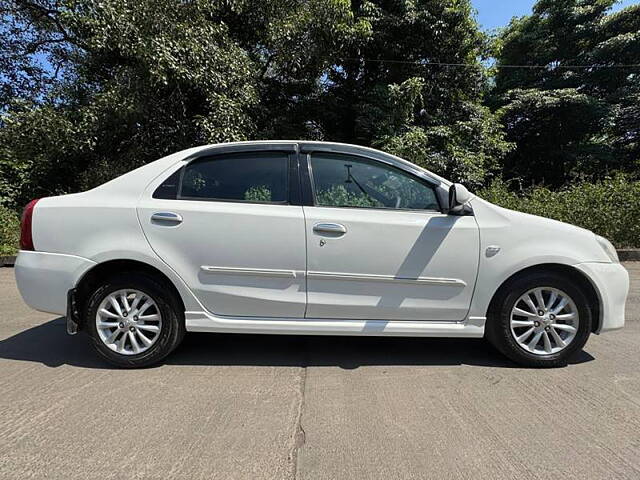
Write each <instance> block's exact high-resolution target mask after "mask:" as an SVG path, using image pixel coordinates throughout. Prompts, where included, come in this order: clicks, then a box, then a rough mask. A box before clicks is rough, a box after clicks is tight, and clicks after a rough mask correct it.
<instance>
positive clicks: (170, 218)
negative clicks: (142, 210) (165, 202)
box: [151, 212, 182, 225]
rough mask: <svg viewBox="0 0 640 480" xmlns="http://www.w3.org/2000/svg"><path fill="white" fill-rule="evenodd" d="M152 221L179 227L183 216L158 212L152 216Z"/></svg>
mask: <svg viewBox="0 0 640 480" xmlns="http://www.w3.org/2000/svg"><path fill="white" fill-rule="evenodd" d="M151 221H152V222H160V223H163V224H171V225H177V224H178V223H182V216H181V215H178V214H177V213H173V212H156V213H154V214H153V215H151Z"/></svg>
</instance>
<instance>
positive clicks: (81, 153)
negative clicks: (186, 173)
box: [0, 0, 640, 244]
mask: <svg viewBox="0 0 640 480" xmlns="http://www.w3.org/2000/svg"><path fill="white" fill-rule="evenodd" d="M614 2H615V0H538V1H537V2H536V4H535V6H534V10H533V13H532V14H531V15H528V16H524V17H520V18H514V19H513V20H512V21H511V22H510V24H509V25H508V26H506V27H505V28H504V29H502V30H500V31H499V32H497V34H495V35H494V37H489V36H488V35H487V34H485V33H483V32H482V31H481V30H480V29H479V27H478V24H477V22H476V20H475V16H474V12H473V9H472V7H471V3H470V0H417V1H415V0H394V1H391V0H273V1H269V2H255V1H252V0H227V1H225V2H211V1H208V0H190V1H186V2H176V1H175V0H0V13H1V14H2V25H1V26H0V205H4V206H7V207H9V208H11V209H15V210H18V209H19V208H20V207H21V206H22V205H24V204H25V203H26V202H27V201H28V200H30V199H31V198H34V197H41V196H47V195H55V194H60V193H64V192H71V191H77V190H81V189H86V188H89V187H91V186H94V185H96V184H99V183H102V182H104V181H105V180H107V179H109V178H112V177H114V176H117V175H119V174H121V173H123V172H124V171H127V170H130V169H132V168H134V167H136V166H139V165H141V164H144V163H146V162H149V161H152V160H154V159H157V158H159V157H161V156H164V155H166V154H168V153H170V152H174V151H177V150H180V149H183V148H186V147H188V146H193V145H197V144H205V143H214V142H224V141H234V140H244V139H261V138H270V139H278V138H287V139H291V138H300V139H315V140H331V141H343V142H348V143H356V144H361V145H368V146H374V147H377V148H381V149H383V150H386V151H389V152H392V153H395V154H397V155H399V156H402V157H404V158H406V159H408V160H410V161H413V162H415V163H417V164H419V165H422V166H425V167H427V168H429V169H431V170H433V171H435V172H436V173H438V174H441V175H443V176H445V177H448V178H451V179H452V180H456V181H460V182H463V183H465V184H467V185H468V186H469V187H471V188H472V189H478V188H481V187H483V186H486V185H489V184H491V182H492V181H495V180H498V181H499V179H500V178H502V179H504V180H505V181H506V182H507V183H494V184H493V187H492V190H491V191H498V192H501V194H504V201H511V200H512V199H513V198H516V197H514V194H511V193H509V192H512V191H515V190H519V189H523V188H528V187H530V186H532V185H542V186H543V187H540V189H536V190H533V191H534V192H538V191H541V192H542V191H544V192H547V190H546V189H545V188H550V189H551V190H549V191H548V192H549V199H552V200H553V201H561V200H560V199H561V198H565V196H563V195H566V192H567V191H571V192H574V190H575V189H583V190H584V191H585V192H593V191H592V190H590V189H589V188H590V187H588V186H587V184H586V183H579V184H578V185H579V186H574V187H571V189H570V190H566V189H563V187H565V186H567V185H572V183H574V182H591V183H593V185H596V186H597V188H602V185H608V183H598V182H600V181H601V180H602V179H604V178H607V177H608V176H611V175H614V174H615V173H616V172H626V174H627V176H626V177H615V178H616V179H618V180H616V182H622V183H624V182H625V180H624V179H625V178H626V179H628V181H629V182H631V181H632V180H633V179H637V174H638V172H639V170H640V121H638V118H640V68H638V67H637V65H638V64H640V6H639V5H635V6H631V7H627V8H625V9H622V10H621V11H618V12H617V13H611V7H612V5H613V4H614ZM489 57H494V58H495V64H492V63H491V62H486V61H485V60H487V59H488V58H489ZM489 65H491V66H489ZM514 65H515V66H522V65H525V66H528V67H530V68H512V67H513V66H514ZM621 65H630V66H628V67H621ZM633 65H636V66H635V67H634V66H633ZM619 179H622V180H619ZM594 182H595V183H594ZM496 185H502V186H503V187H501V188H500V189H498V190H496V188H497V187H496ZM504 185H509V189H505V188H504ZM616 185H618V184H617V183H616ZM593 188H596V187H593ZM620 188H623V187H620ZM629 188H630V189H633V188H635V184H632V183H629ZM557 189H561V190H560V191H561V192H563V193H557V194H556V193H554V192H553V190H557ZM575 191H577V190H575ZM334 193H335V194H336V195H338V194H340V192H334ZM575 195H577V193H576V194H575ZM251 196H252V198H253V197H255V198H260V199H263V198H266V196H268V192H264V191H258V190H256V191H255V192H251ZM527 198H528V197H527ZM345 201H349V202H355V201H360V200H357V199H349V198H345ZM514 205H515V204H514ZM518 206H519V208H525V207H524V206H522V205H521V204H520V203H519V204H518ZM597 206H599V205H598V204H597V202H595V205H594V207H597ZM558 208H560V207H558ZM603 212H604V210H603ZM539 213H541V214H544V212H543V211H540V212H539ZM598 215H599V214H594V216H596V217H597V216H598ZM603 215H604V214H603ZM616 238H621V237H619V236H617V237H616ZM624 241H625V242H627V243H629V242H631V240H628V239H625V240H624ZM639 242H640V241H638V240H636V241H635V243H636V244H639Z"/></svg>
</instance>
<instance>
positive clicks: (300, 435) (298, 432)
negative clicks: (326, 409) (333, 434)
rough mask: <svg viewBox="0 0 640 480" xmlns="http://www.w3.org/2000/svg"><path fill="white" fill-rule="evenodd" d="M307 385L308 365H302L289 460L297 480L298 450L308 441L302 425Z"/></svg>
mask: <svg viewBox="0 0 640 480" xmlns="http://www.w3.org/2000/svg"><path fill="white" fill-rule="evenodd" d="M306 386H307V366H306V365H305V366H303V367H301V372H300V378H299V381H298V388H297V391H298V396H299V400H298V408H297V412H296V421H295V424H294V427H293V434H292V440H293V445H292V446H291V451H290V453H289V461H290V462H291V478H292V479H293V480H296V479H297V478H298V450H299V449H300V448H301V447H302V446H303V445H304V443H305V441H306V433H305V431H304V428H303V426H302V412H303V409H304V396H305V390H306Z"/></svg>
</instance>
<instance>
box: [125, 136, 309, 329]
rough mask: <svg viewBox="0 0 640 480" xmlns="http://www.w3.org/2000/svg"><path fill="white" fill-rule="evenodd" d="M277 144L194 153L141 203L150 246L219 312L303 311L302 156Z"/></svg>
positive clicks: (291, 314) (265, 314)
mask: <svg viewBox="0 0 640 480" xmlns="http://www.w3.org/2000/svg"><path fill="white" fill-rule="evenodd" d="M277 148H278V149H277V150H269V151H249V152H236V153H223V154H218V155H212V156H208V157H205V158H199V159H196V160H193V161H191V162H190V163H188V164H187V165H186V166H184V167H183V168H181V169H180V170H178V171H177V172H175V173H174V174H173V175H171V176H170V177H169V178H167V179H166V180H165V181H164V182H163V183H162V184H161V185H160V186H159V187H158V188H157V189H156V191H155V193H154V195H148V197H147V198H144V199H143V200H142V202H141V204H140V206H139V211H138V215H139V218H140V221H141V224H142V227H143V230H144V232H145V235H146V236H147V239H148V240H149V243H150V244H151V247H152V248H153V249H154V251H155V252H156V253H157V254H158V255H159V256H160V257H161V258H162V259H163V260H164V261H165V262H166V263H167V264H168V265H169V266H171V267H172V268H173V269H174V270H175V271H176V272H177V273H178V274H179V275H180V276H181V277H182V278H183V279H184V280H185V282H186V283H187V284H188V285H189V287H190V288H191V289H192V291H193V292H194V294H195V295H196V297H197V298H198V299H199V300H200V301H201V302H202V304H203V305H204V306H205V307H206V308H207V310H209V311H210V312H213V313H215V314H217V315H223V316H251V317H280V318H281V317H291V318H297V317H299V318H302V317H304V311H305V305H306V292H305V278H304V274H305V269H306V255H305V248H306V246H305V231H304V217H303V211H302V207H301V206H300V205H299V204H298V205H294V203H299V202H297V201H296V198H297V195H299V185H298V182H297V173H295V172H294V173H292V168H294V167H295V168H297V156H296V153H295V145H293V144H292V145H278V146H277ZM154 197H155V198H154Z"/></svg>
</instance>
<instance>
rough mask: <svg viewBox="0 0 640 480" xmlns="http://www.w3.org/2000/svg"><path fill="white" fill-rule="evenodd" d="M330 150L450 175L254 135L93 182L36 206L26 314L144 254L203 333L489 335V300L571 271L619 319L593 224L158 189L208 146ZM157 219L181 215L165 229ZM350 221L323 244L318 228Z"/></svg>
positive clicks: (52, 306)
mask: <svg viewBox="0 0 640 480" xmlns="http://www.w3.org/2000/svg"><path fill="white" fill-rule="evenodd" d="M260 148H286V149H288V150H289V151H290V153H291V155H299V157H300V158H303V157H304V152H305V151H311V150H314V149H318V148H323V149H326V150H331V151H344V152H348V153H352V154H353V153H356V154H358V155H363V156H369V157H371V158H373V159H375V160H380V161H384V162H386V163H389V164H393V165H395V166H396V167H397V168H401V169H403V170H405V171H407V172H410V173H411V174H413V175H416V176H419V177H421V178H423V179H427V180H429V181H430V182H432V183H433V184H434V185H435V186H436V187H435V188H436V190H437V194H438V197H439V198H440V199H445V198H446V196H447V193H448V190H449V187H450V186H451V183H450V182H448V181H446V180H444V179H442V178H440V177H438V176H437V175H434V174H432V173H430V172H428V171H426V170H424V169H421V168H419V167H417V166H415V165H413V164H410V163H409V162H406V161H404V160H401V159H399V158H397V157H393V156H391V155H387V154H383V153H381V152H378V151H375V150H372V149H367V148H364V147H354V146H349V145H341V144H325V143H319V142H296V141H290V142H286V141H282V142H273V141H271V142H244V143H233V144H220V145H211V146H203V147H197V148H192V149H189V150H185V151H182V152H179V153H176V154H173V155H170V156H167V157H165V158H162V159H160V160H157V161H155V162H152V163H150V164H147V165H145V166H143V167H141V168H138V169H137V170H134V171H132V172H129V173H127V174H125V175H123V176H121V177H119V178H116V179H115V180H112V181H110V182H108V183H106V184H104V185H101V186H99V187H97V188H94V189H93V190H90V191H86V192H83V193H76V194H71V195H63V196H57V197H50V198H44V199H41V200H40V201H39V202H38V203H37V205H36V207H35V209H34V212H33V227H32V228H33V243H34V244H35V251H21V252H20V253H19V255H18V258H17V261H16V265H15V273H16V278H17V282H18V287H19V289H20V292H21V294H22V296H23V298H24V300H25V301H26V303H27V304H29V305H30V306H31V307H33V308H35V309H37V310H41V311H45V312H51V313H55V314H60V315H65V314H66V313H67V309H68V304H67V299H68V293H69V292H70V291H72V290H73V289H75V288H76V287H77V286H78V285H79V283H80V282H81V281H82V279H83V277H84V276H85V275H86V274H87V273H88V272H90V271H91V270H92V269H94V268H96V267H97V266H99V265H101V264H104V263H105V262H112V261H130V262H140V263H142V264H145V265H147V266H150V267H152V268H153V269H155V270H157V271H159V272H161V274H162V275H164V276H165V277H166V278H167V279H168V280H169V281H170V282H171V283H172V284H173V286H175V289H176V290H177V292H178V293H179V295H180V298H181V300H182V303H183V304H184V308H185V321H186V329H187V330H188V331H198V332H236V333H242V332H246V333H277V334H327V335H376V336H384V335H396V336H431V337H482V336H483V334H484V326H485V321H486V318H487V311H488V308H489V305H490V302H491V300H492V298H493V296H494V295H495V293H496V291H497V290H498V288H499V287H500V286H501V285H502V284H503V283H504V282H505V281H507V280H508V279H509V278H510V277H511V276H512V275H514V274H517V273H518V272H521V271H523V270H525V269H527V268H531V267H536V266H553V268H563V269H570V270H571V271H572V272H574V273H575V274H576V275H581V276H582V277H583V278H584V279H586V280H587V281H588V283H589V285H591V287H592V289H593V292H594V293H595V296H596V297H597V299H594V301H595V302H597V305H595V311H597V318H595V319H594V321H595V325H594V332H595V333H600V332H605V331H609V330H614V329H618V328H621V327H622V326H623V325H624V305H625V299H626V295H627V292H628V287H629V280H628V274H627V272H626V270H625V269H624V268H623V267H622V266H621V265H620V264H619V263H617V262H615V261H613V260H612V258H611V256H610V255H608V254H607V253H606V251H605V250H604V249H603V247H602V246H601V244H600V243H599V242H598V240H597V238H596V236H595V235H594V234H593V233H592V232H589V231H587V230H584V229H581V228H578V227H575V226H572V225H568V224H563V223H560V222H557V221H553V220H549V219H545V218H540V217H535V216H531V215H526V214H523V213H518V212H514V211H510V210H507V209H504V208H500V207H497V206H495V205H492V204H490V203H488V202H486V201H484V200H482V199H480V198H478V197H472V198H471V200H470V201H469V205H470V207H471V209H472V211H473V214H472V215H466V216H455V215H448V214H446V213H443V212H440V211H399V210H379V209H362V208H327V207H318V206H314V205H271V204H256V203H243V202H238V203H235V202H228V201H227V202H216V201H192V200H163V199H156V198H153V197H152V194H153V192H154V191H155V189H156V188H157V187H158V186H159V185H160V184H161V182H163V181H164V180H165V179H166V178H167V177H168V176H169V175H170V174H171V173H173V172H175V171H177V170H178V169H180V168H181V167H182V166H183V165H184V164H186V163H187V162H189V161H191V160H192V159H194V158H196V157H198V156H201V155H204V154H207V155H210V154H215V153H216V152H224V151H229V150H233V151H242V150H243V149H260ZM157 212H174V213H175V214H177V215H179V216H181V217H182V220H183V221H182V223H180V224H178V225H175V226H166V225H158V224H157V223H155V222H154V221H152V219H151V217H152V216H153V215H154V213H157ZM323 222H330V223H332V224H340V225H343V226H344V227H346V234H344V235H342V236H341V237H339V238H326V239H325V241H324V243H323V242H322V241H321V240H322V238H320V237H319V236H318V235H317V234H316V232H315V231H314V226H316V225H317V224H318V223H323Z"/></svg>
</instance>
